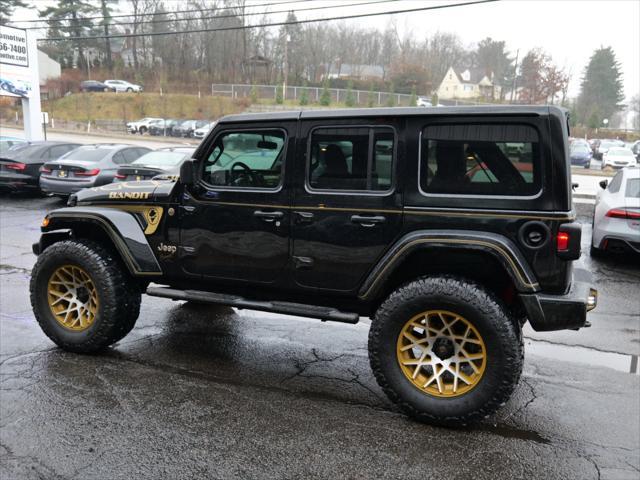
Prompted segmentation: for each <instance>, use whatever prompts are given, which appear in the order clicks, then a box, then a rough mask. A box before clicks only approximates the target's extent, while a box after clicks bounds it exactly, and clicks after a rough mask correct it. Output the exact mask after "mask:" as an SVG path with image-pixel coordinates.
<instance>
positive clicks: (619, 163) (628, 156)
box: [602, 147, 638, 168]
mask: <svg viewBox="0 0 640 480" xmlns="http://www.w3.org/2000/svg"><path fill="white" fill-rule="evenodd" d="M637 163H638V162H637V161H636V156H635V155H634V154H633V152H632V151H631V149H630V148H625V147H609V149H608V150H607V151H606V153H605V154H604V155H603V156H602V168H605V167H613V168H624V167H635V166H636V165H637Z"/></svg>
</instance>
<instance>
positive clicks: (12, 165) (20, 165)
mask: <svg viewBox="0 0 640 480" xmlns="http://www.w3.org/2000/svg"><path fill="white" fill-rule="evenodd" d="M5 167H7V168H8V169H9V170H19V171H22V170H24V169H25V168H27V166H26V165H25V164H24V163H9V164H6V165H5Z"/></svg>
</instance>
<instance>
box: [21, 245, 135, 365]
mask: <svg viewBox="0 0 640 480" xmlns="http://www.w3.org/2000/svg"><path fill="white" fill-rule="evenodd" d="M66 264H71V265H77V266H79V267H80V268H82V269H83V270H84V271H86V272H87V273H88V274H89V276H90V277H91V279H92V281H93V282H94V284H95V286H96V289H97V291H98V297H99V307H98V310H97V314H96V318H95V320H94V322H93V323H92V324H91V326H89V327H88V328H87V329H86V330H83V331H70V330H68V329H67V328H65V327H64V326H62V325H60V324H59V323H58V322H57V321H56V319H55V317H54V316H53V314H52V312H51V308H50V307H49V303H48V299H47V285H48V281H49V278H50V277H51V274H52V273H53V271H54V270H55V269H56V268H58V267H60V266H62V265H66ZM30 290H31V306H32V307H33V312H34V314H35V317H36V320H37V321H38V323H39V324H40V327H41V328H42V330H43V331H44V333H45V334H46V335H47V336H48V337H49V338H50V339H51V340H52V341H53V342H54V343H55V344H56V345H58V346H59V347H61V348H63V349H65V350H69V351H72V352H77V353H92V352H97V351H100V350H103V349H104V348H106V347H108V346H109V345H112V344H114V343H116V342H117V341H119V340H121V339H122V338H124V337H125V336H126V335H127V334H128V333H129V332H130V331H131V329H132V328H133V327H134V325H135V322H136V320H137V318H138V315H139V313H140V299H141V294H140V289H139V287H138V285H137V284H136V282H135V281H134V279H133V278H132V277H131V276H130V275H129V273H128V272H127V270H126V268H125V266H124V265H123V264H122V262H121V261H120V259H119V258H117V256H116V255H115V254H114V253H113V252H112V251H111V250H110V249H108V248H106V247H104V246H102V245H100V244H99V243H97V242H94V241H90V240H68V241H63V242H58V243H55V244H53V245H51V246H50V247H48V248H47V249H45V250H44V251H43V252H42V253H41V254H40V255H39V256H38V260H37V262H36V264H35V266H34V268H33V270H32V272H31V283H30Z"/></svg>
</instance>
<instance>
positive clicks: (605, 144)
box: [600, 142, 613, 149]
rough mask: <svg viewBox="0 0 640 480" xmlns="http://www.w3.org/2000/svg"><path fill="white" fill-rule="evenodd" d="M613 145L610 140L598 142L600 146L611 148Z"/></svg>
mask: <svg viewBox="0 0 640 480" xmlns="http://www.w3.org/2000/svg"><path fill="white" fill-rule="evenodd" d="M612 146H613V143H611V142H600V148H601V149H602V148H611V147H612Z"/></svg>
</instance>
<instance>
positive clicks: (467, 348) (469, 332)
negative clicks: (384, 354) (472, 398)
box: [396, 310, 487, 397]
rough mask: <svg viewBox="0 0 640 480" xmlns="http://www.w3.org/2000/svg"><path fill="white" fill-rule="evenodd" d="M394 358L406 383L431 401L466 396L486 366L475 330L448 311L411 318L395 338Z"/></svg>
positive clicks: (480, 340) (433, 312)
mask: <svg viewBox="0 0 640 480" xmlns="http://www.w3.org/2000/svg"><path fill="white" fill-rule="evenodd" d="M396 355H397V358H398V363H399V364H400V368H401V369H402V372H403V373H404V374H405V376H406V377H407V379H408V380H409V381H410V382H411V383H412V384H413V385H414V386H415V387H417V388H418V389H419V390H420V391H422V392H423V393H425V394H427V395H432V396H434V397H457V396H459V395H463V394H465V393H467V392H468V391H470V390H471V389H472V388H474V387H475V386H476V385H478V383H479V382H480V379H481V378H482V375H483V374H484V370H485V368H486V365H487V349H486V347H485V345H484V341H483V340H482V337H481V336H480V333H478V330H477V329H476V328H475V327H474V326H473V325H472V324H471V323H470V322H469V321H468V320H467V319H466V318H464V317H461V316H460V315H458V314H456V313H453V312H449V311H447V310H429V311H426V312H422V313H420V314H418V315H416V316H415V317H413V318H411V320H409V321H408V322H407V323H406V324H405V325H404V327H403V328H402V331H401V332H400V335H399V336H398V342H397V346H396Z"/></svg>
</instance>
